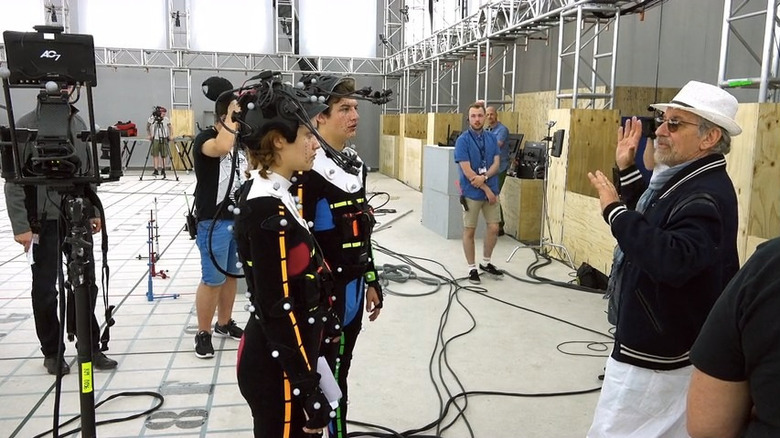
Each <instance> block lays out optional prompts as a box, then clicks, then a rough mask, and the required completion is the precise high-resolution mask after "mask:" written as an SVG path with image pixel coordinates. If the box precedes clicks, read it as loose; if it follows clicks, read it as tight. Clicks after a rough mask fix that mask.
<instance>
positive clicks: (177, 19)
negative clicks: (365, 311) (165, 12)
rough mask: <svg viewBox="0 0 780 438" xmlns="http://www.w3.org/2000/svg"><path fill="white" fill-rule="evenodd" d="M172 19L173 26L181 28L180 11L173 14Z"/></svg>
mask: <svg viewBox="0 0 780 438" xmlns="http://www.w3.org/2000/svg"><path fill="white" fill-rule="evenodd" d="M171 18H173V25H174V26H175V27H181V17H180V15H179V11H176V12H171Z"/></svg>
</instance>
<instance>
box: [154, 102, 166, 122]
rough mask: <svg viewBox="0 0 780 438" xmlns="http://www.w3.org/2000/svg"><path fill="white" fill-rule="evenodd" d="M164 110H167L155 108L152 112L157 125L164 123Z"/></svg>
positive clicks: (159, 107)
mask: <svg viewBox="0 0 780 438" xmlns="http://www.w3.org/2000/svg"><path fill="white" fill-rule="evenodd" d="M164 110H165V108H163V107H161V106H156V107H154V109H153V110H152V117H154V121H155V123H159V122H162V121H163V115H162V113H163V111H164Z"/></svg>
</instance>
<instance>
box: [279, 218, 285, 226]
mask: <svg viewBox="0 0 780 438" xmlns="http://www.w3.org/2000/svg"><path fill="white" fill-rule="evenodd" d="M279 225H281V226H283V227H286V226H287V219H280V220H279Z"/></svg>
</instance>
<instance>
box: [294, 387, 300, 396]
mask: <svg viewBox="0 0 780 438" xmlns="http://www.w3.org/2000/svg"><path fill="white" fill-rule="evenodd" d="M293 395H294V396H296V397H297V396H299V395H301V390H300V389H298V388H295V389H293Z"/></svg>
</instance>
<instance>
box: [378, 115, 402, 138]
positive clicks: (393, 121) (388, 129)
mask: <svg viewBox="0 0 780 438" xmlns="http://www.w3.org/2000/svg"><path fill="white" fill-rule="evenodd" d="M381 123H382V131H381V132H382V134H386V135H401V131H400V127H401V115H400V114H383V115H382V116H381Z"/></svg>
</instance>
